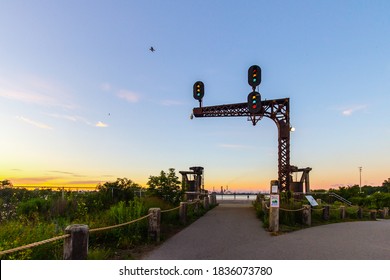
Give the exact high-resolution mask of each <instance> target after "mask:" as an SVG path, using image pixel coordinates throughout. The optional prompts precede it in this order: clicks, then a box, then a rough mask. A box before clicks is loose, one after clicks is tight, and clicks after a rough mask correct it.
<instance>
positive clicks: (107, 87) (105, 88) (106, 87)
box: [100, 83, 112, 91]
mask: <svg viewBox="0 0 390 280" xmlns="http://www.w3.org/2000/svg"><path fill="white" fill-rule="evenodd" d="M100 89H101V90H102V91H110V90H111V89H112V86H111V84H109V83H102V84H101V85H100Z"/></svg>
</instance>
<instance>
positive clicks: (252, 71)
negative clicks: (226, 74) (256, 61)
mask: <svg viewBox="0 0 390 280" xmlns="http://www.w3.org/2000/svg"><path fill="white" fill-rule="evenodd" d="M260 83H261V68H260V66H258V65H252V66H251V67H249V69H248V84H249V85H250V86H251V87H252V88H253V89H254V88H255V87H257V86H258V85H260Z"/></svg>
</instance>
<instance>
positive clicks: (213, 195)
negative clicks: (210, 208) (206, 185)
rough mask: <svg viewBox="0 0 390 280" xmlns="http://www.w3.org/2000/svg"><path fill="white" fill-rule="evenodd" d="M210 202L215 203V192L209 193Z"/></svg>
mask: <svg viewBox="0 0 390 280" xmlns="http://www.w3.org/2000/svg"><path fill="white" fill-rule="evenodd" d="M210 204H211V205H216V204H217V195H216V194H215V193H212V194H210Z"/></svg>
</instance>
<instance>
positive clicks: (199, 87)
mask: <svg viewBox="0 0 390 280" xmlns="http://www.w3.org/2000/svg"><path fill="white" fill-rule="evenodd" d="M203 96H204V84H203V82H201V81H197V82H196V83H195V84H194V98H195V99H196V100H199V101H200V100H202V98H203Z"/></svg>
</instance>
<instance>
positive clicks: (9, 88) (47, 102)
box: [0, 77, 76, 109]
mask: <svg viewBox="0 0 390 280" xmlns="http://www.w3.org/2000/svg"><path fill="white" fill-rule="evenodd" d="M0 97H2V98H7V99H11V100H15V101H19V102H24V103H29V104H34V105H40V106H46V107H61V108H64V109H73V108H75V107H76V106H75V105H74V104H72V103H71V102H70V101H69V99H70V95H69V94H68V92H67V91H66V90H64V89H63V88H62V87H61V86H58V85H55V84H54V83H53V82H51V81H45V80H44V79H41V78H38V77H23V79H22V80H20V81H18V80H12V79H11V80H7V79H5V78H3V79H1V80H0Z"/></svg>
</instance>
